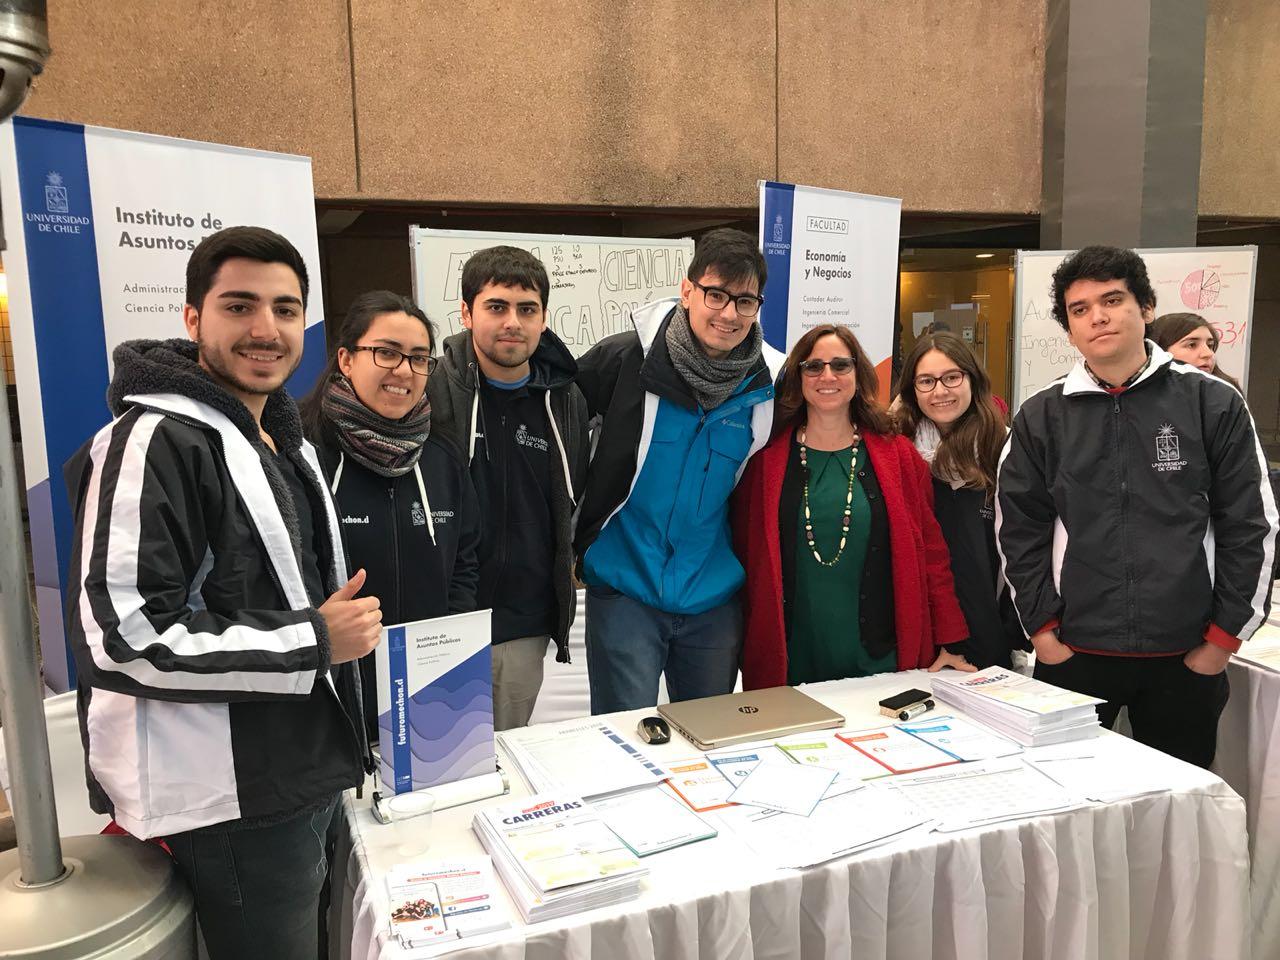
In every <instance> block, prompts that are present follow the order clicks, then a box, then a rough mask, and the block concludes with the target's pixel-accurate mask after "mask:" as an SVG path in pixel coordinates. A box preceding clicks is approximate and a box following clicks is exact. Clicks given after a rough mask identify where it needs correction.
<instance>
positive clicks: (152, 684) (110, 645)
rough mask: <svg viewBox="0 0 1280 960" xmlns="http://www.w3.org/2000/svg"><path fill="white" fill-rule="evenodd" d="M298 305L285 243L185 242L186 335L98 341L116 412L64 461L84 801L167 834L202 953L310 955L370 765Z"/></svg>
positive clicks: (372, 603)
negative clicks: (347, 816)
mask: <svg viewBox="0 0 1280 960" xmlns="http://www.w3.org/2000/svg"><path fill="white" fill-rule="evenodd" d="M306 300H307V273H306V267H305V265H304V263H303V261H302V258H301V256H300V255H299V254H298V252H297V250H295V249H294V247H293V246H292V245H291V244H290V243H289V242H288V241H287V240H285V239H284V238H283V237H281V236H279V235H277V234H274V233H272V232H270V231H267V230H262V229H258V228H249V227H235V228H231V229H228V230H224V231H220V232H219V233H216V234H214V235H212V236H211V237H209V238H207V239H206V240H204V241H203V242H202V243H201V244H200V245H199V246H198V247H197V248H196V250H195V251H194V252H193V253H192V255H191V259H190V261H189V263H188V266H187V305H186V307H185V311H184V321H185V325H186V328H187V333H188V335H189V337H190V339H189V340H139V341H132V342H129V343H125V344H122V345H121V346H120V347H118V348H117V349H116V351H115V353H114V362H115V374H114V378H113V380H112V384H111V388H110V392H109V396H108V401H109V403H110V406H111V410H112V412H113V414H115V416H116V419H115V420H114V421H113V422H112V423H110V424H108V425H107V426H106V427H104V428H103V429H102V430H101V431H99V432H98V434H97V435H96V436H95V437H94V438H93V439H92V440H90V441H89V443H88V444H87V445H86V446H85V447H84V448H83V449H82V450H81V451H80V453H79V454H78V455H77V458H76V459H75V460H73V461H72V463H71V464H69V466H68V469H67V480H68V486H69V489H70V492H71V495H72V498H73V501H74V506H75V513H76V538H75V547H74V550H73V555H72V558H71V569H70V575H69V578H68V582H69V584H70V589H69V593H68V598H67V617H66V622H67V626H68V631H69V634H70V638H71V642H72V645H73V648H74V651H75V656H76V664H77V667H78V668H79V706H80V722H81V731H82V735H83V738H84V741H85V745H86V752H87V763H86V767H87V773H88V777H89V787H90V795H91V798H92V800H93V805H94V809H95V810H97V811H98V812H103V813H110V814H111V815H112V816H114V817H115V820H116V822H117V823H119V824H120V825H121V826H122V827H124V828H125V829H126V830H128V831H129V832H130V833H133V834H134V835H135V836H138V837H144V838H145V837H160V838H163V839H164V840H165V841H166V842H167V844H168V846H169V848H170V850H171V851H172V852H173V855H174V858H175V859H176V861H177V863H178V866H179V868H180V870H181V872H182V873H183V874H184V876H185V877H186V879H187V881H188V883H189V884H190V885H191V888H192V891H193V893H194V894H195V901H196V911H197V915H198V917H199V920H200V925H201V927H202V929H203V932H204V936H205V942H206V945H207V947H208V950H209V955H210V956H211V957H212V958H214V960H222V958H228V960H230V958H234V960H245V958H249V957H271V958H275V960H278V958H298V960H303V958H305V960H315V957H316V954H317V947H318V934H319V913H318V907H319V902H320V896H321V887H322V884H323V883H324V880H325V876H326V872H327V870H326V868H327V860H326V854H325V834H326V831H327V829H328V826H329V822H330V820H331V818H332V815H333V811H334V807H335V803H336V801H337V797H338V794H339V792H340V791H342V790H344V789H346V788H347V787H351V786H354V785H356V784H358V783H360V782H361V780H362V778H363V774H364V771H365V770H368V769H371V765H370V764H369V751H368V745H367V741H366V740H365V738H364V735H363V725H362V724H361V723H359V722H358V718H359V717H360V699H359V684H358V682H357V681H356V677H355V673H354V670H353V669H352V668H353V664H352V663H351V661H354V660H355V659H356V658H358V657H359V656H361V655H363V654H365V653H367V652H368V651H370V650H371V649H373V647H374V646H375V644H376V643H377V640H378V637H379V634H380V626H381V614H380V611H379V604H378V601H377V600H376V599H375V598H371V597H370V598H356V594H357V593H358V592H359V588H360V585H361V583H362V582H363V579H364V577H363V571H361V572H360V573H357V574H356V576H355V577H353V578H351V580H350V581H348V580H347V578H346V562H345V560H344V558H343V554H342V547H341V542H340V539H339V537H338V533H337V530H338V527H337V518H336V516H335V514H334V511H333V507H332V504H331V503H330V501H329V498H328V496H327V493H326V491H325V488H324V486H323V483H322V480H321V475H320V469H319V465H318V463H317V462H316V458H315V454H314V452H313V451H312V449H311V447H310V445H309V444H307V443H306V442H305V441H304V440H303V438H302V431H301V423H300V420H299V417H298V411H297V408H296V406H295V405H294V402H293V401H292V400H291V399H290V398H289V396H288V394H286V393H285V392H284V389H283V385H284V382H285V380H286V379H287V378H288V376H289V374H290V373H292V372H293V370H294V369H295V368H296V367H297V365H298V361H299V360H300V358H301V355H302V344H303V328H304V323H305V321H304V315H305V309H306ZM193 341H194V342H193ZM344 584H345V585H344Z"/></svg>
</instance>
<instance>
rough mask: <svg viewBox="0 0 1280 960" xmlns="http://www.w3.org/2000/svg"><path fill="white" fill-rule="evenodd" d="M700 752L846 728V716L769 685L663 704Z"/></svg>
mask: <svg viewBox="0 0 1280 960" xmlns="http://www.w3.org/2000/svg"><path fill="white" fill-rule="evenodd" d="M658 713H660V714H662V716H664V717H665V718H666V719H667V722H669V723H670V724H671V725H672V726H673V727H675V728H676V729H677V730H679V731H680V732H681V733H682V734H683V735H684V736H685V738H686V739H687V740H690V741H691V742H692V743H693V744H694V745H695V746H696V747H697V748H698V749H699V750H714V749H716V748H717V747H728V746H732V745H733V744H735V743H746V742H747V741H748V740H767V739H768V738H770V737H782V736H786V735H787V734H789V733H804V732H805V731H806V730H830V729H832V728H834V727H841V726H844V717H842V716H840V714H838V713H836V712H835V711H834V710H832V709H830V708H828V707H824V706H823V705H822V704H820V703H819V702H818V701H817V700H814V699H813V698H812V697H809V696H806V695H805V694H803V693H801V692H800V691H799V690H796V689H794V688H793V687H770V688H769V689H767V690H751V691H749V692H743V693H726V694H725V695H724V696H720V697H704V698H703V699H701V700H685V701H684V702H682V703H664V704H663V705H662V706H660V707H658Z"/></svg>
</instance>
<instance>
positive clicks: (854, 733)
mask: <svg viewBox="0 0 1280 960" xmlns="http://www.w3.org/2000/svg"><path fill="white" fill-rule="evenodd" d="M836 736H837V737H838V738H839V739H840V740H843V741H844V742H845V743H847V744H848V745H849V746H850V747H852V748H853V749H854V750H856V751H858V753H861V754H862V755H863V756H865V757H866V758H867V759H868V760H871V761H873V762H874V763H876V765H878V766H880V767H882V768H884V772H885V773H911V772H913V771H916V770H928V769H929V768H930V767H943V766H946V765H947V764H949V763H957V762H959V761H958V760H957V758H956V757H955V756H953V755H952V754H950V753H947V752H946V751H945V750H939V749H938V748H937V747H935V746H934V745H933V744H931V743H929V742H928V741H927V740H922V739H921V738H919V737H913V736H912V735H911V734H909V733H907V732H906V731H905V730H901V729H899V728H898V727H877V728H876V729H873V730H850V731H847V732H841V733H838V734H836Z"/></svg>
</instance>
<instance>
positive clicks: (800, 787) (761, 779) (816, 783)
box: [729, 751, 836, 817]
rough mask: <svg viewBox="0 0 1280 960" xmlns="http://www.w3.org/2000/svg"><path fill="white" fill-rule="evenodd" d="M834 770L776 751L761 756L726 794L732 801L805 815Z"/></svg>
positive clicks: (834, 776)
mask: <svg viewBox="0 0 1280 960" xmlns="http://www.w3.org/2000/svg"><path fill="white" fill-rule="evenodd" d="M835 778H836V771H834V770H829V769H827V768H826V767H815V766H809V765H806V764H800V763H796V762H795V761H794V760H791V759H789V758H788V757H786V756H784V755H783V754H781V753H778V752H777V751H774V752H773V753H772V754H770V755H767V756H766V757H764V759H762V760H761V761H760V762H759V763H758V764H756V765H755V767H753V768H752V770H751V772H750V773H749V774H747V776H745V777H744V778H743V779H742V780H741V781H740V782H739V784H738V788H737V789H736V790H734V791H733V793H731V794H729V799H730V800H731V801H733V802H734V803H739V804H748V805H750V806H753V807H764V808H766V809H768V810H780V811H781V812H783V813H791V814H795V815H796V816H799V817H807V816H809V814H811V813H813V810H814V808H815V807H816V806H817V805H818V801H819V800H821V799H822V798H823V796H825V795H826V793H827V788H828V787H830V786H831V784H832V782H833V781H834V780H835Z"/></svg>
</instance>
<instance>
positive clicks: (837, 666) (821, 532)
mask: <svg viewBox="0 0 1280 960" xmlns="http://www.w3.org/2000/svg"><path fill="white" fill-rule="evenodd" d="M866 456H867V453H866V449H865V448H864V447H863V446H862V445H859V446H858V455H857V463H851V460H852V458H853V455H852V450H851V448H850V447H845V448H844V449H843V450H832V451H826V450H813V449H809V450H807V451H806V458H807V460H808V462H809V513H810V516H811V518H812V520H811V522H812V524H813V536H814V546H816V547H817V548H818V552H819V553H820V554H821V555H822V559H823V560H828V561H829V560H830V559H831V558H832V557H834V556H835V555H836V551H837V550H838V549H839V547H840V521H841V519H842V518H843V517H844V505H845V498H846V497H847V496H848V492H849V471H850V470H851V469H853V470H856V469H858V468H859V467H865V465H866ZM852 508H853V514H852V517H851V518H850V524H849V538H848V542H847V543H846V544H845V548H844V553H842V554H841V555H840V560H839V562H838V563H836V564H835V565H834V566H830V567H827V566H823V565H822V564H820V563H818V561H817V560H815V559H814V557H813V551H812V550H810V549H809V541H808V538H807V537H806V536H805V532H804V500H803V498H802V499H801V501H800V505H799V507H798V509H797V513H796V521H795V522H796V525H797V528H798V531H799V535H798V536H797V537H796V556H795V561H796V566H795V596H794V597H793V599H792V606H791V617H790V623H789V629H788V633H787V683H789V684H791V685H792V686H794V685H796V684H798V683H816V682H818V681H821V680H838V679H841V678H844V677H866V676H870V675H871V674H873V673H887V672H889V671H892V670H895V669H897V665H898V664H897V661H898V655H897V652H896V651H890V652H889V653H888V654H887V655H886V656H883V657H880V658H873V657H872V656H871V655H870V654H869V653H867V651H866V648H865V647H863V645H862V638H861V636H860V630H859V626H858V624H859V620H858V615H859V595H860V593H861V588H862V568H863V565H864V563H865V562H866V559H867V543H868V540H869V538H870V528H871V507H870V505H869V504H868V503H867V494H866V491H865V490H863V489H862V483H861V482H859V481H857V480H855V482H854V485H853V503H852Z"/></svg>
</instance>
